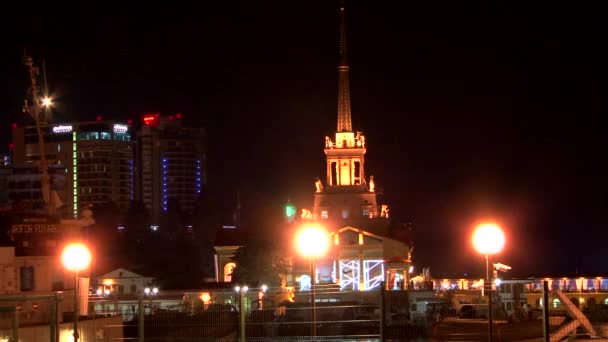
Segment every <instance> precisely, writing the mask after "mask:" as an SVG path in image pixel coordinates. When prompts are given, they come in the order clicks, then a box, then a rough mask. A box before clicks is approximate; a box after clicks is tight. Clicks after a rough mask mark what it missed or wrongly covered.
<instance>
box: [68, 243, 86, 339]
mask: <svg viewBox="0 0 608 342" xmlns="http://www.w3.org/2000/svg"><path fill="white" fill-rule="evenodd" d="M91 258H92V257H91V251H90V250H89V248H88V247H87V246H86V245H84V244H82V243H71V244H69V245H67V246H66V247H65V248H64V249H63V252H62V253H61V262H62V263H63V266H64V267H65V268H66V269H67V270H68V271H73V272H74V274H75V275H76V283H75V285H74V342H78V313H79V311H80V310H79V309H78V291H79V290H78V272H80V271H83V270H85V269H87V268H88V267H89V265H90V264H91Z"/></svg>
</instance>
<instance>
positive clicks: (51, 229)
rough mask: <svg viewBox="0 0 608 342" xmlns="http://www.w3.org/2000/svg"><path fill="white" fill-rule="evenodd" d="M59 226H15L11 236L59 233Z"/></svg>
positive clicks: (43, 224) (39, 224)
mask: <svg viewBox="0 0 608 342" xmlns="http://www.w3.org/2000/svg"><path fill="white" fill-rule="evenodd" d="M58 232H59V227H58V225H57V224H53V223H51V224H49V223H35V224H31V223H28V224H13V225H12V226H11V234H35V233H58Z"/></svg>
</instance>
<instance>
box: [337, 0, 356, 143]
mask: <svg viewBox="0 0 608 342" xmlns="http://www.w3.org/2000/svg"><path fill="white" fill-rule="evenodd" d="M345 16H346V14H345V12H344V0H341V1H340V62H339V64H338V132H352V131H353V128H352V121H351V115H350V90H349V86H348V69H349V67H348V60H347V55H346V47H347V45H346V18H345Z"/></svg>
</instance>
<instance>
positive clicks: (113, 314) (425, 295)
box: [0, 286, 608, 342]
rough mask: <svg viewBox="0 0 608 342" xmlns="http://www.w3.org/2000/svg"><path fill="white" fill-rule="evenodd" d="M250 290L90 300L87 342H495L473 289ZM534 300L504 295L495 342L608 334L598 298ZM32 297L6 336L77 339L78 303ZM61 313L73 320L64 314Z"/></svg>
mask: <svg viewBox="0 0 608 342" xmlns="http://www.w3.org/2000/svg"><path fill="white" fill-rule="evenodd" d="M246 290H247V291H245V288H238V291H237V290H236V289H202V290H192V291H160V292H157V293H153V294H152V293H149V294H146V295H142V296H127V295H125V296H114V295H111V294H110V295H107V296H106V295H89V296H88V298H87V301H85V302H84V303H86V304H87V305H86V308H87V310H84V312H81V314H82V316H81V317H80V323H79V331H80V335H81V337H82V341H83V342H84V341H87V342H88V341H96V342H97V341H98V342H102V341H103V342H108V341H238V340H241V339H243V338H244V339H245V340H248V341H313V340H315V341H338V340H339V341H394V342H397V341H426V340H436V341H444V340H467V341H486V340H489V336H488V325H489V321H488V311H487V300H488V298H489V297H487V296H481V295H480V293H475V292H471V291H469V292H468V293H465V291H460V292H459V291H445V292H443V291H432V290H430V291H407V290H397V291H388V290H386V291H385V290H381V289H377V290H372V291H350V292H349V291H340V290H339V288H338V287H336V286H319V287H317V288H316V296H314V298H315V299H316V300H315V301H314V302H313V301H312V298H313V296H312V293H311V291H306V290H305V291H295V292H293V291H286V290H285V289H281V288H276V289H266V288H247V289H246ZM598 295H600V294H598ZM467 296H468V297H467ZM527 296H528V297H527V298H526V299H525V300H526V305H523V306H522V307H521V308H520V307H518V308H516V309H515V310H507V307H506V306H505V305H504V303H502V302H501V300H500V297H499V296H497V295H496V293H495V295H494V296H493V298H494V310H493V312H494V315H493V316H494V320H493V322H492V324H493V328H494V329H493V339H494V340H495V341H523V340H550V341H559V340H562V339H576V338H588V337H600V336H606V335H607V334H608V305H606V304H605V303H604V300H602V301H600V300H599V299H601V298H599V297H598V298H599V299H597V300H591V298H592V297H591V295H590V294H588V295H587V297H582V296H583V295H582V294H578V293H574V292H568V293H564V292H561V291H559V290H548V289H547V291H546V292H545V293H528V294H527ZM606 296H607V298H608V293H607V294H606ZM30 298H31V300H28V297H23V296H21V297H18V298H17V297H10V298H9V297H4V298H0V299H1V301H2V308H1V309H0V338H1V339H2V340H3V341H4V340H6V341H15V340H16V339H17V336H18V339H19V340H20V341H24V342H25V341H34V342H37V341H49V340H50V341H60V342H63V341H71V339H72V317H73V314H72V313H71V312H70V310H72V309H71V305H72V303H70V298H72V296H71V295H69V293H66V294H65V296H48V297H44V298H42V297H30ZM45 298H46V299H47V300H46V301H45V300H43V299H45ZM473 298H475V299H476V300H472V299H473ZM81 299H82V298H81ZM41 300H42V301H41ZM44 303H47V304H44ZM313 303H314V305H313ZM544 303H548V305H547V306H545V305H544ZM511 309H513V308H511ZM28 310H29V311H28ZM53 310H58V311H57V312H60V313H61V312H63V313H64V314H59V315H55V313H54V311H53ZM54 317H56V319H54Z"/></svg>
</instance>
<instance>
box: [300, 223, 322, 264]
mask: <svg viewBox="0 0 608 342" xmlns="http://www.w3.org/2000/svg"><path fill="white" fill-rule="evenodd" d="M296 244H297V247H298V251H299V252H300V254H301V255H302V256H304V257H309V258H318V257H321V256H323V255H324V254H325V253H326V252H327V249H328V247H329V236H328V234H327V232H326V231H325V229H323V228H321V227H319V226H306V227H304V228H302V230H300V231H299V232H298V234H297V236H296Z"/></svg>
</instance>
